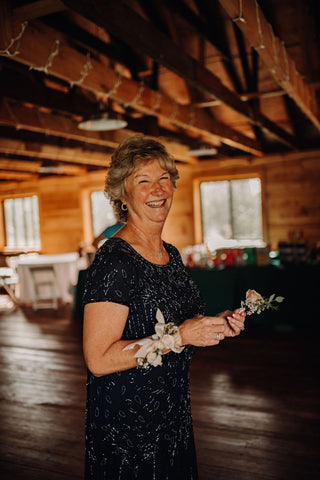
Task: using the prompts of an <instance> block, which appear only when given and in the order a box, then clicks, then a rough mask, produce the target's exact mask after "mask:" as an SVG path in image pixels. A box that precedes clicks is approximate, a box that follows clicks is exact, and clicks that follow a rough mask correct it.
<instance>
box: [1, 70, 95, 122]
mask: <svg viewBox="0 0 320 480" xmlns="http://www.w3.org/2000/svg"><path fill="white" fill-rule="evenodd" d="M17 66H19V67H20V69H21V70H22V71H21V72H15V71H13V70H11V71H10V70H9V69H5V68H4V69H3V70H2V71H1V75H0V91H1V92H3V94H4V95H5V97H7V98H12V99H15V100H19V101H20V102H23V103H30V104H33V105H37V106H42V107H46V108H49V109H51V110H55V111H59V112H64V113H66V114H69V115H71V114H72V115H75V116H78V117H79V116H80V117H83V116H88V115H91V114H92V113H94V111H95V109H96V104H95V103H93V102H90V101H89V100H88V99H87V98H86V97H85V96H84V95H79V94H77V93H76V92H73V91H72V92H70V93H68V94H67V93H63V92H60V91H58V90H54V89H52V88H48V87H46V86H45V85H44V84H43V83H42V82H40V81H39V80H37V79H36V78H30V74H32V72H28V73H29V75H28V74H27V72H25V71H24V70H25V67H23V66H22V65H17Z"/></svg>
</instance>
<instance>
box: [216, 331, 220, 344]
mask: <svg viewBox="0 0 320 480" xmlns="http://www.w3.org/2000/svg"><path fill="white" fill-rule="evenodd" d="M217 340H218V342H219V340H220V333H219V332H217Z"/></svg>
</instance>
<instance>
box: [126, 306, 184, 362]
mask: <svg viewBox="0 0 320 480" xmlns="http://www.w3.org/2000/svg"><path fill="white" fill-rule="evenodd" d="M156 319H157V321H158V323H156V325H155V327H154V329H155V332H156V333H155V334H153V335H152V337H151V338H143V339H141V340H138V341H136V342H133V343H130V344H129V345H127V346H126V347H125V348H124V349H123V350H130V349H132V348H134V347H135V346H136V345H140V346H141V348H139V350H138V351H137V352H136V353H135V355H134V356H135V357H136V358H137V359H138V364H137V367H138V368H148V367H149V366H150V365H152V366H154V367H157V366H158V365H162V350H163V349H166V348H167V349H170V350H172V351H173V352H175V353H181V352H182V350H183V349H184V347H182V346H181V337H180V333H179V328H178V327H177V325H175V324H174V323H172V322H170V323H165V321H164V317H163V315H162V312H161V310H159V308H158V310H157V313H156Z"/></svg>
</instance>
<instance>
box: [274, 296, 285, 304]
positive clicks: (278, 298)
mask: <svg viewBox="0 0 320 480" xmlns="http://www.w3.org/2000/svg"><path fill="white" fill-rule="evenodd" d="M283 300H284V297H276V298H275V301H276V302H278V303H281V302H283Z"/></svg>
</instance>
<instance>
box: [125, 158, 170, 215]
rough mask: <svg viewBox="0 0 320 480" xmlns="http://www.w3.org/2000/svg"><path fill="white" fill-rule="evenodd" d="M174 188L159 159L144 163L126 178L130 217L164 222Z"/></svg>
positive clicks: (126, 197) (126, 199)
mask: <svg viewBox="0 0 320 480" xmlns="http://www.w3.org/2000/svg"><path fill="white" fill-rule="evenodd" d="M173 190H174V189H173V185H172V182H171V179H170V175H169V173H168V172H167V171H166V170H164V169H163V168H162V167H161V165H160V164H159V162H158V160H157V159H155V160H151V161H149V162H147V163H142V164H141V166H140V167H138V169H137V170H135V171H134V172H133V173H132V174H131V175H130V176H129V177H127V179H126V196H125V199H124V203H126V204H127V207H128V218H130V217H131V218H132V219H133V220H135V219H136V220H138V221H143V222H147V223H150V222H159V223H163V222H164V221H165V220H166V218H167V216H168V213H169V211H170V208H171V204H172V199H173Z"/></svg>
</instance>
